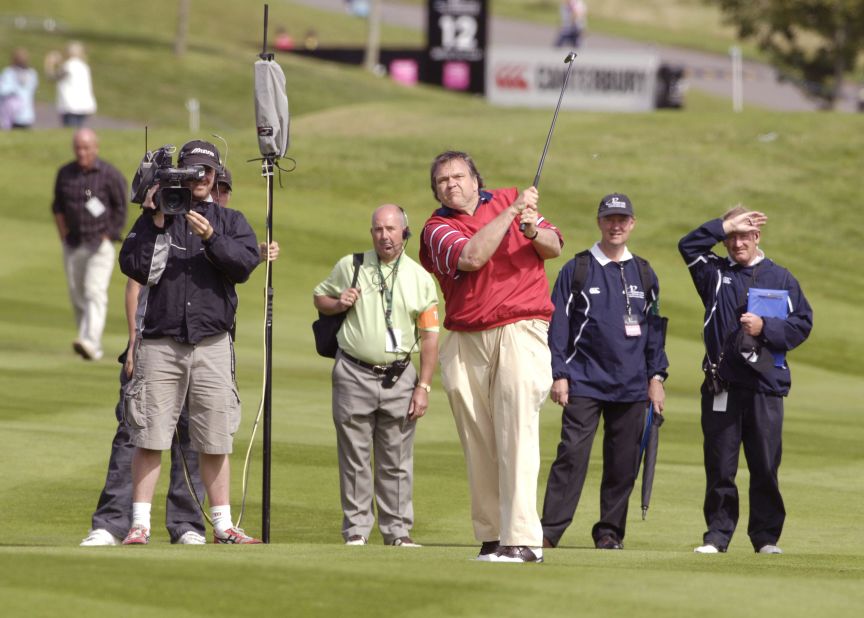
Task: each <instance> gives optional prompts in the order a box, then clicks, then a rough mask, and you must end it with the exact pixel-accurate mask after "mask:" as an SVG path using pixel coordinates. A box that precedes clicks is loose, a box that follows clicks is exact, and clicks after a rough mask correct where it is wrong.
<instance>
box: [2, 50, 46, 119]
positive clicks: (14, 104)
mask: <svg viewBox="0 0 864 618" xmlns="http://www.w3.org/2000/svg"><path fill="white" fill-rule="evenodd" d="M38 85H39V75H38V74H37V73H36V69H34V68H32V67H31V66H30V56H29V54H28V53H27V50H26V49H24V48H23V47H17V48H15V50H13V51H12V63H11V64H10V65H9V66H8V67H6V68H5V69H3V72H2V73H0V129H2V130H4V131H7V130H9V129H29V128H30V127H31V126H32V125H33V121H34V120H35V118H36V115H35V113H34V111H33V95H34V94H35V92H36V87H37V86H38Z"/></svg>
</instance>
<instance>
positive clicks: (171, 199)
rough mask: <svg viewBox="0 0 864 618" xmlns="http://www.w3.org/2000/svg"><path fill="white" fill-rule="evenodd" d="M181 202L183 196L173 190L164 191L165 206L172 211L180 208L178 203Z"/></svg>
mask: <svg viewBox="0 0 864 618" xmlns="http://www.w3.org/2000/svg"><path fill="white" fill-rule="evenodd" d="M182 203H183V198H182V197H181V196H180V195H179V194H178V193H176V192H175V191H170V192H166V195H165V202H164V204H165V208H167V209H168V210H171V211H172V212H177V210H179V209H180V205H181V204H182Z"/></svg>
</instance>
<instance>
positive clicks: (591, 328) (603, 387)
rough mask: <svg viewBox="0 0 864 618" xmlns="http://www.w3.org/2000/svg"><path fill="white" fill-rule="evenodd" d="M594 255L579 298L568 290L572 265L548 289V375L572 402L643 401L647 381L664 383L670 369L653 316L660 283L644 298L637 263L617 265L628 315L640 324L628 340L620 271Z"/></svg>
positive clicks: (652, 285) (629, 261)
mask: <svg viewBox="0 0 864 618" xmlns="http://www.w3.org/2000/svg"><path fill="white" fill-rule="evenodd" d="M596 252H599V248H598V247H597V246H596V245H595V247H594V248H593V249H592V256H591V259H590V260H589V267H588V274H587V277H586V280H585V285H584V286H583V288H582V291H581V293H578V294H576V295H574V294H573V291H572V289H571V288H572V285H573V274H574V270H575V268H576V260H575V259H571V260H570V261H569V262H567V263H566V264H565V265H564V267H563V268H562V269H561V272H560V273H558V279H557V280H556V281H555V287H554V288H553V289H552V303H553V304H554V305H555V313H554V314H553V315H552V322H551V324H550V326H549V348H550V350H551V352H552V375H553V377H554V378H555V379H556V380H557V379H560V378H567V379H568V380H569V382H570V395H571V396H575V397H590V398H592V399H597V400H600V401H614V402H629V401H647V400H648V380H649V379H650V378H651V376H653V375H655V374H659V375H662V376H663V377H666V368H667V367H668V366H669V361H668V359H667V358H666V352H665V350H664V346H663V324H662V318H661V317H660V316H659V313H658V311H657V306H658V305H657V303H658V298H659V295H660V286H659V283H658V282H657V280H656V277H655V280H654V281H653V283H649V284H648V285H649V290H648V291H647V292H646V291H645V290H643V289H642V281H641V279H640V277H639V267H638V265H637V264H636V260H635V259H632V258H631V259H626V260H622V261H621V263H620V264H621V265H623V266H624V278H625V279H626V281H627V287H628V296H629V298H630V304H631V312H632V315H634V316H636V317H637V318H638V319H639V325H640V329H641V335H640V336H638V337H627V336H625V333H624V315H625V314H626V313H627V305H626V302H625V299H624V283H623V282H622V280H621V266H619V264H616V263H615V262H611V261H609V262H608V263H606V264H605V265H603V266H601V264H600V262H598V261H597V257H596ZM601 255H602V254H601ZM604 261H605V256H604Z"/></svg>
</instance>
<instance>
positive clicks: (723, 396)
mask: <svg viewBox="0 0 864 618" xmlns="http://www.w3.org/2000/svg"><path fill="white" fill-rule="evenodd" d="M728 401H729V391H722V392H720V393H718V394H716V395H714V404H713V405H712V406H711V410H712V411H714V412H725V411H726V404H727V403H728Z"/></svg>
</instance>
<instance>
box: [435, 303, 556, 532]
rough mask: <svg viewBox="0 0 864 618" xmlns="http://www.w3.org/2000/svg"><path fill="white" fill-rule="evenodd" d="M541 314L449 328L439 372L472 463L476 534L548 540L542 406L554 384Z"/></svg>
mask: <svg viewBox="0 0 864 618" xmlns="http://www.w3.org/2000/svg"><path fill="white" fill-rule="evenodd" d="M548 330H549V324H548V323H547V322H545V321H543V320H523V321H521V322H515V323H513V324H506V325H504V326H500V327H498V328H493V329H490V330H486V331H480V332H455V331H454V332H451V333H449V334H448V336H447V339H446V341H445V342H444V345H443V346H442V348H441V380H442V383H443V385H444V390H445V392H446V393H447V398H448V399H449V400H450V407H451V409H452V410H453V417H454V419H455V420H456V428H457V429H458V431H459V438H460V440H461V441H462V450H463V451H464V453H465V461H466V464H467V467H468V483H469V485H470V487H471V519H472V520H473V523H474V535H475V537H476V538H477V540H478V541H481V542H486V541H495V540H500V541H501V544H502V545H525V546H528V547H540V546H542V545H543V530H542V528H541V526H540V518H539V517H538V515H537V476H538V474H539V471H540V407H541V406H542V405H543V402H544V401H545V400H546V397H547V395H548V394H549V390H550V388H551V387H552V366H551V356H550V353H549V346H548V343H547V335H548Z"/></svg>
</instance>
